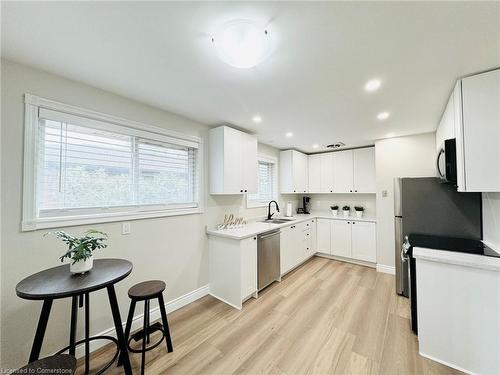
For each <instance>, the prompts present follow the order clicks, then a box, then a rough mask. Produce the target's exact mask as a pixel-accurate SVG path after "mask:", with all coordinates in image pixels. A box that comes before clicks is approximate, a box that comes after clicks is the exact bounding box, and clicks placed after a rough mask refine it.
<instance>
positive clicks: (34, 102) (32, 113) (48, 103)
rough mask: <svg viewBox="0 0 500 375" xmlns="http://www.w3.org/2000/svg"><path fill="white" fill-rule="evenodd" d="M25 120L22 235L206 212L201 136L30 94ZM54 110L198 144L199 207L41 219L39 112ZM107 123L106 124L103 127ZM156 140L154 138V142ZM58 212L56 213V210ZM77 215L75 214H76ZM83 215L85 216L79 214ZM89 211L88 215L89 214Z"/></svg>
mask: <svg viewBox="0 0 500 375" xmlns="http://www.w3.org/2000/svg"><path fill="white" fill-rule="evenodd" d="M24 103H25V118H24V154H23V155H24V161H23V198H22V203H23V208H22V222H21V230H22V231H32V230H37V229H48V228H56V227H67V226H75V225H85V224H97V223H108V222H116V221H124V220H137V219H147V218H158V217H166V216H178V215H189V214H201V213H203V211H204V176H203V166H204V160H203V157H204V151H203V139H202V138H201V137H197V136H191V135H185V134H182V133H178V132H175V131H171V130H167V129H163V128H160V127H157V126H153V125H148V124H144V123H141V122H137V121H132V120H127V119H124V118H120V117H116V116H113V115H108V114H104V113H101V112H97V111H93V110H88V109H84V108H80V107H76V106H73V105H69V104H64V103H60V102H56V101H53V100H50V99H45V98H41V97H39V96H36V95H32V94H28V93H26V94H25V95H24ZM41 109H42V110H53V111H57V112H60V113H62V115H67V116H69V117H71V116H76V117H79V118H84V119H85V121H87V120H88V121H89V122H92V123H93V124H97V123H99V122H101V124H100V125H102V126H105V127H107V128H108V129H110V128H113V127H119V128H120V130H123V129H124V128H128V129H129V130H130V131H131V132H134V133H135V134H136V135H140V134H142V135H143V137H144V136H145V137H144V138H147V139H151V140H152V141H154V140H157V141H159V142H167V143H173V144H178V145H186V144H196V145H197V148H198V151H197V155H196V175H197V183H196V185H195V186H196V188H197V192H196V196H197V198H198V199H197V204H196V207H192V205H191V206H184V205H180V206H176V205H172V204H171V205H168V207H169V208H165V207H166V206H167V205H161V204H160V205H142V206H136V205H131V206H121V207H110V208H106V207H99V208H98V210H99V212H94V211H93V212H89V211H88V210H86V209H68V210H61V211H64V214H62V215H60V216H50V217H40V216H39V210H38V207H37V193H38V189H37V182H38V168H37V158H38V150H39V148H38V139H39V133H38V131H39V111H40V110H41ZM103 123H104V124H103ZM152 137H153V138H152ZM54 211H55V210H54ZM71 211H73V212H74V214H72V212H71ZM78 211H81V212H78ZM85 211H87V212H85Z"/></svg>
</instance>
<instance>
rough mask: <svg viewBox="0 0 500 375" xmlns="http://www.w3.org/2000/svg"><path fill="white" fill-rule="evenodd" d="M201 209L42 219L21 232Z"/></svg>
mask: <svg viewBox="0 0 500 375" xmlns="http://www.w3.org/2000/svg"><path fill="white" fill-rule="evenodd" d="M202 213H203V209H201V208H187V209H180V210H163V211H151V212H119V213H118V212H117V213H107V214H100V215H95V214H94V215H78V216H60V217H51V218H40V219H37V220H35V221H23V222H22V223H21V230H22V231H23V232H27V231H34V230H38V229H51V228H61V227H72V226H78V225H87V224H101V223H113V222H117V221H127V220H140V219H152V218H159V217H169V216H181V215H193V214H202Z"/></svg>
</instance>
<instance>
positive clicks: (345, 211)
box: [342, 206, 351, 217]
mask: <svg viewBox="0 0 500 375" xmlns="http://www.w3.org/2000/svg"><path fill="white" fill-rule="evenodd" d="M350 211H351V207H349V206H344V207H342V212H343V213H344V217H349V212H350Z"/></svg>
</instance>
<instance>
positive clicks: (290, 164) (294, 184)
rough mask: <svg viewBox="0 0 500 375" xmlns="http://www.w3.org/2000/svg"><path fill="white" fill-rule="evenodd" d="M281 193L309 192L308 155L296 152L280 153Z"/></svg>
mask: <svg viewBox="0 0 500 375" xmlns="http://www.w3.org/2000/svg"><path fill="white" fill-rule="evenodd" d="M280 191H281V193H307V192H308V159H307V155H305V154H303V153H301V152H298V151H295V150H287V151H281V152H280Z"/></svg>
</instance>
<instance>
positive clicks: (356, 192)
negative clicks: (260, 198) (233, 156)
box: [245, 190, 358, 193]
mask: <svg viewBox="0 0 500 375" xmlns="http://www.w3.org/2000/svg"><path fill="white" fill-rule="evenodd" d="M245 191H246V190H245ZM354 192H355V193H357V192H358V191H357V190H354Z"/></svg>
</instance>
